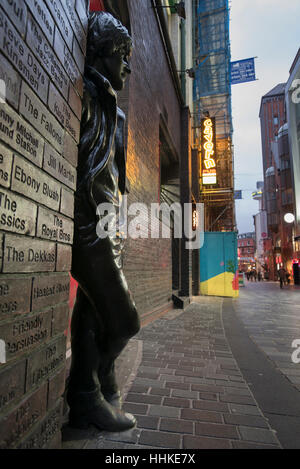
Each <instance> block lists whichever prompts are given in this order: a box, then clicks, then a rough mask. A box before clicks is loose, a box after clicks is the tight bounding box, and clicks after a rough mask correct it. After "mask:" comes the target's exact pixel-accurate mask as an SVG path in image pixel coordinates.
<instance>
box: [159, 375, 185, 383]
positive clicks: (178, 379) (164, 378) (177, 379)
mask: <svg viewBox="0 0 300 469" xmlns="http://www.w3.org/2000/svg"><path fill="white" fill-rule="evenodd" d="M159 380H160V381H170V380H172V381H174V382H175V383H183V380H184V377H183V376H174V375H160V377H159Z"/></svg>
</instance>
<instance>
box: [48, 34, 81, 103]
mask: <svg viewBox="0 0 300 469" xmlns="http://www.w3.org/2000/svg"><path fill="white" fill-rule="evenodd" d="M54 50H55V52H56V54H57V56H58V58H59V60H60V61H61V63H62V64H63V66H64V69H65V71H66V72H67V75H68V76H69V77H70V80H71V82H72V83H73V84H74V85H75V88H76V89H77V91H78V92H79V94H80V96H82V93H83V88H82V77H81V74H80V71H79V69H78V67H77V65H76V63H75V60H74V58H73V56H72V54H71V52H70V50H69V49H68V47H67V45H66V43H65V41H64V39H63V37H62V35H61V34H60V33H59V32H58V30H56V32H55V39H54Z"/></svg>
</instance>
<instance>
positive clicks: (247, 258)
mask: <svg viewBox="0 0 300 469" xmlns="http://www.w3.org/2000/svg"><path fill="white" fill-rule="evenodd" d="M255 238H256V236H255V233H242V234H239V235H238V237H237V240H238V261H239V271H242V272H248V271H249V270H251V269H254V268H256V257H255V254H256V243H255Z"/></svg>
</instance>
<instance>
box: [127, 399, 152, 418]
mask: <svg viewBox="0 0 300 469" xmlns="http://www.w3.org/2000/svg"><path fill="white" fill-rule="evenodd" d="M123 410H125V411H126V412H130V413H132V414H141V415H146V414H147V412H148V406H147V405H143V404H133V403H130V402H125V404H124V405H123Z"/></svg>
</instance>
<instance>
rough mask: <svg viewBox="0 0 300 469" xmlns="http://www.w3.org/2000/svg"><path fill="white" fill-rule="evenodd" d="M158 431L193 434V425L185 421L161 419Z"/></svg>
mask: <svg viewBox="0 0 300 469" xmlns="http://www.w3.org/2000/svg"><path fill="white" fill-rule="evenodd" d="M159 429H160V430H161V431H166V432H173V433H180V434H182V435H183V434H184V433H194V423H193V422H188V421H187V420H179V419H166V418H162V419H161V422H160V427H159Z"/></svg>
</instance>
